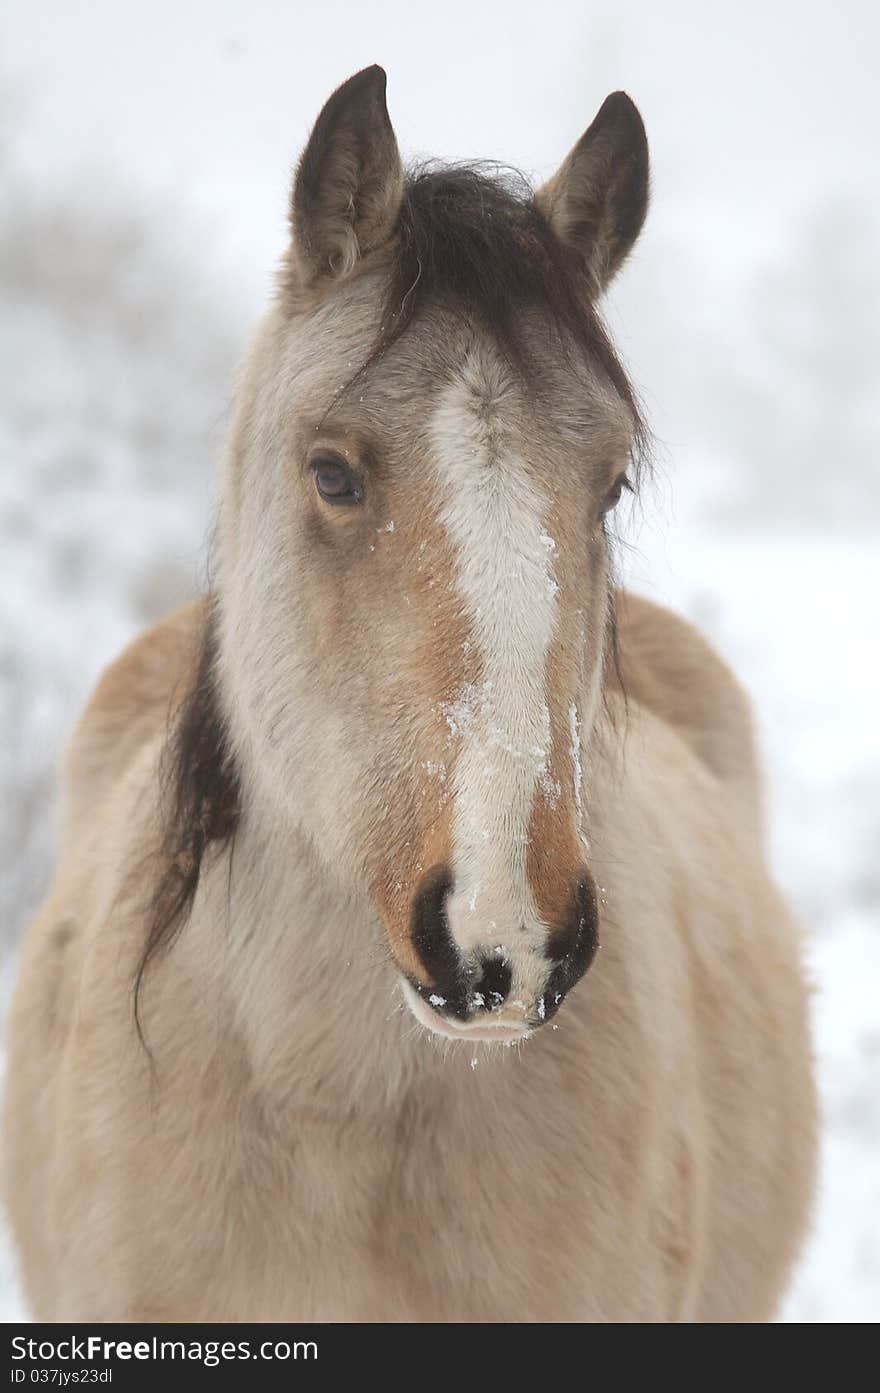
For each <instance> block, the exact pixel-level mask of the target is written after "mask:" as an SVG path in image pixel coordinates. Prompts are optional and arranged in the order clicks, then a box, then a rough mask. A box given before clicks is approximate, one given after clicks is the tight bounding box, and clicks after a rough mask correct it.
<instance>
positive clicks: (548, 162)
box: [0, 0, 880, 299]
mask: <svg viewBox="0 0 880 1393" xmlns="http://www.w3.org/2000/svg"><path fill="white" fill-rule="evenodd" d="M2 29H3V45H2V47H3V55H4V56H3V59H2V63H0V82H2V86H0V95H2V96H3V98H4V100H3V105H4V106H8V103H9V102H10V101H11V102H12V104H13V114H14V110H15V107H16V106H18V107H20V108H21V110H22V113H23V119H24V122H25V124H26V126H27V129H28V132H29V134H28V140H27V143H26V145H25V146H24V149H23V151H20V154H22V153H23V155H24V157H25V158H26V159H27V161H28V163H29V164H30V165H31V168H32V170H33V171H34V172H41V171H45V172H46V174H47V175H54V176H55V177H58V176H63V174H64V172H65V171H66V170H69V169H71V168H76V167H77V166H79V165H81V164H82V163H86V164H92V165H94V166H95V167H97V168H98V169H100V170H102V171H103V172H104V176H105V177H107V175H108V174H109V175H110V177H114V178H123V179H125V180H130V181H132V182H133V183H136V184H137V183H140V184H143V185H145V186H146V187H147V188H148V189H149V190H150V192H152V193H156V192H165V193H167V194H168V195H169V197H170V199H171V201H172V202H173V201H174V200H175V199H177V198H179V196H180V193H181V190H184V189H185V191H186V197H187V200H188V202H190V203H191V204H192V206H193V207H194V208H195V209H196V210H198V211H199V212H200V213H202V214H203V215H204V216H205V217H206V218H209V219H210V220H211V221H215V220H216V221H217V222H219V223H221V224H222V225H223V226H224V231H225V237H226V239H227V241H226V245H227V248H228V252H229V255H230V258H231V259H232V260H233V261H234V262H235V263H236V264H237V265H238V266H239V267H240V276H241V281H240V285H241V288H242V290H244V291H245V293H247V294H248V295H250V294H253V296H254V297H255V299H258V298H259V296H260V294H261V293H262V288H263V287H264V285H265V283H266V279H267V276H268V273H269V271H270V268H271V267H272V265H273V264H274V262H275V259H276V257H277V253H278V248H279V245H280V242H281V239H282V237H283V218H284V210H285V198H286V186H287V183H288V179H289V172H290V169H291V167H292V164H293V162H294V159H295V157H296V155H297V153H298V151H299V149H300V147H301V145H302V143H303V140H304V138H305V135H306V133H307V130H308V128H309V126H310V124H311V122H312V121H313V119H314V117H315V115H316V113H317V111H318V110H319V108H320V106H321V104H322V102H323V101H324V99H325V98H326V96H327V95H328V93H329V92H330V91H331V90H332V89H333V88H334V87H335V86H336V85H338V83H339V82H340V81H341V80H342V79H343V78H345V77H346V76H347V75H349V74H350V73H351V72H353V71H355V70H357V69H358V68H359V67H362V66H364V65H365V64H367V63H372V62H380V63H382V64H383V66H385V67H386V69H387V70H388V74H389V104H390V108H391V112H392V117H393V120H394V122H395V125H396V127H397V130H398V134H399V136H400V139H401V144H402V146H403V148H404V151H405V153H407V154H409V155H416V154H420V155H425V154H433V155H441V156H444V157H459V158H465V157H493V158H499V159H502V160H506V161H510V162H512V163H515V164H518V165H520V166H521V167H523V168H525V169H527V170H529V171H531V172H537V173H547V172H550V171H551V170H552V168H553V167H554V165H555V164H556V162H557V161H558V160H559V159H560V158H561V156H562V155H563V154H564V153H565V150H566V149H567V148H568V146H570V145H571V144H572V143H573V141H574V140H575V139H576V137H577V136H578V134H579V133H580V131H581V130H582V129H583V128H584V126H585V125H586V124H587V123H588V122H589V120H590V119H591V117H592V115H593V112H594V111H595V109H596V107H597V106H598V105H599V103H600V102H601V100H602V99H603V97H604V96H605V94H606V93H607V92H608V91H610V90H613V89H614V88H616V87H625V88H626V89H627V90H628V91H629V92H630V93H631V95H632V96H633V97H634V98H635V100H636V102H637V103H638V104H639V106H640V107H641V109H642V111H643V114H644V116H645V119H646V122H647V126H648V131H649V136H650V138H651V143H652V149H653V160H654V169H655V180H654V208H653V215H652V227H653V230H654V231H653V235H654V238H655V242H654V246H655V247H656V246H659V245H660V244H661V242H662V241H663V240H665V239H666V238H670V239H674V240H675V242H676V243H677V244H678V245H679V246H680V247H683V248H684V249H685V250H686V252H687V254H688V255H692V256H698V257H700V258H701V259H706V258H708V259H709V260H711V259H712V257H713V255H714V253H713V249H712V243H714V242H715V241H716V240H717V239H718V238H721V240H722V241H723V242H724V244H725V252H724V255H723V256H721V257H719V261H718V266H717V268H716V269H717V273H718V276H719V281H723V278H724V276H725V274H727V275H733V276H734V278H735V266H731V258H730V257H729V255H728V254H727V250H726V248H727V246H728V245H729V241H728V239H729V238H730V237H731V236H732V237H734V238H737V237H738V238H740V239H741V240H742V241H743V242H744V243H746V244H748V247H749V248H751V247H753V246H758V247H760V246H764V245H767V244H769V243H772V242H774V241H777V242H778V241H780V240H782V241H784V239H785V238H786V236H787V233H788V228H789V219H791V218H793V217H796V216H797V214H798V212H800V211H801V210H802V209H803V207H804V205H805V204H809V203H810V202H812V201H815V199H816V198H817V197H818V196H819V194H820V192H821V191H823V190H827V191H829V192H830V193H832V194H833V193H839V194H840V195H841V196H843V195H846V194H855V195H857V196H858V198H859V201H860V202H862V203H873V205H874V206H875V207H878V206H880V194H878V187H877V184H878V181H877V178H876V169H877V150H876V140H877V131H878V130H880V96H878V83H877V81H876V64H877V52H878V41H880V6H877V5H876V4H872V3H866V2H860V0H847V3H838V4H836V5H829V4H827V3H823V4H817V3H792V2H791V0H788V2H787V3H786V2H780V0H775V3H772V4H771V3H767V0H764V3H756V2H755V0H741V2H740V3H738V4H737V5H735V6H733V5H723V6H722V5H713V4H706V3H705V2H704V0H672V3H662V4H656V3H648V0H641V2H639V0H615V3H611V0H599V3H583V2H582V0H581V3H571V0H546V2H544V3H540V4H536V3H534V0H531V2H530V3H523V0H507V3H500V2H499V0H494V2H493V3H485V0H483V2H482V3H475V0H469V2H468V3H462V0H447V3H444V4H442V5H437V4H436V3H431V4H427V3H412V0H374V3H371V4H368V3H357V4H355V3H353V0H301V3H283V2H282V0H247V3H242V0H152V3H150V4H148V5H133V4H120V3H118V0H41V3H40V4H33V3H31V2H30V0H6V4H5V5H4V17H3V23H2ZM4 88H5V92H4V91H3V89H4ZM707 244H708V245H707ZM651 254H652V252H651V244H650V243H646V244H645V247H644V248H643V250H642V251H641V253H640V255H643V256H644V255H648V256H650V255H651ZM725 266H726V267H727V270H726V271H725Z"/></svg>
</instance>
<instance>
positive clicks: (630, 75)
mask: <svg viewBox="0 0 880 1393" xmlns="http://www.w3.org/2000/svg"><path fill="white" fill-rule="evenodd" d="M845 8H846V17H845V20H844V19H843V18H842V17H841V14H840V13H839V12H838V11H837V10H834V9H832V8H829V7H825V8H822V7H818V6H801V5H798V6H797V7H795V6H794V5H793V4H790V3H780V4H779V5H777V6H767V5H766V4H764V3H759V2H758V0H743V3H742V4H741V5H739V6H738V7H737V9H736V11H735V12H734V11H731V12H730V13H729V14H727V15H726V16H725V22H724V24H723V25H718V24H717V23H715V22H714V20H713V18H712V17H711V16H710V15H708V13H707V10H706V7H705V6H704V5H702V4H700V3H698V2H697V0H672V3H670V4H669V5H664V6H649V5H647V4H646V3H644V0H642V3H639V0H618V3H616V4H615V5H614V6H613V9H610V8H609V9H608V10H607V13H604V12H603V15H602V16H601V17H600V16H597V14H596V13H595V12H594V11H592V10H590V8H589V7H587V9H585V8H584V7H583V6H581V5H578V4H576V3H575V0H559V5H558V7H557V9H556V10H555V11H554V14H553V22H552V23H549V22H547V16H546V15H545V14H544V13H543V12H539V11H537V10H536V9H535V7H534V5H533V4H531V3H525V0H513V3H512V4H510V5H505V6H504V8H503V10H502V9H501V6H500V0H499V5H498V7H497V8H496V7H495V6H494V5H492V4H487V5H485V6H483V7H474V6H473V5H472V4H468V5H465V4H463V3H460V0H450V4H449V5H447V7H446V10H445V11H444V14H445V15H446V16H447V21H448V22H447V23H445V24H443V25H441V26H436V25H434V26H432V29H431V51H432V57H433V61H432V63H431V64H430V65H427V66H426V65H425V63H424V61H423V51H422V49H423V43H422V40H423V35H422V34H421V33H420V32H419V29H418V20H417V19H414V18H413V15H412V12H411V7H405V6H404V5H403V2H402V0H389V3H388V4H387V5H386V6H384V7H381V10H380V11H377V10H376V8H375V7H361V8H360V9H358V8H357V7H354V6H352V5H351V4H350V0H325V2H324V3H323V4H322V5H320V6H319V5H317V4H314V5H311V6H310V5H308V4H304V5H300V6H292V7H290V6H289V7H286V8H285V7H281V6H277V5H275V6H269V5H261V4H259V3H257V4H255V5H245V4H244V3H243V0H241V3H235V2H234V0H216V3H215V2H214V0H211V3H210V4H209V3H208V0H175V3H174V4H172V3H171V0H154V3H152V4H151V5H150V6H149V7H140V8H138V7H122V6H118V5H116V4H111V3H110V0H92V3H91V4H90V5H89V6H88V7H87V10H86V9H83V7H81V6H71V5H69V4H67V3H65V0H43V3H42V4H41V5H39V6H34V5H31V4H27V3H25V0H11V2H10V4H8V5H7V6H6V7H5V9H4V21H3V30H4V42H3V54H2V58H0V105H2V109H3V136H2V144H0V170H2V175H3V182H4V204H3V216H2V218H0V297H2V301H0V458H2V467H0V730H2V732H3V740H2V744H0V842H2V861H0V925H2V926H3V931H4V938H3V946H4V948H5V956H4V959H3V962H2V964H0V984H4V983H5V984H6V986H5V987H2V990H0V997H2V999H3V1001H5V999H6V996H7V988H8V982H9V980H10V978H11V976H12V973H13V970H14V946H15V944H16V942H17V940H18V937H19V933H20V929H21V926H22V924H23V923H24V921H25V919H26V918H27V916H28V914H29V913H30V912H31V910H32V909H33V907H34V904H35V903H36V901H37V899H38V897H39V895H40V893H41V892H42V889H43V887H44V886H45V882H46V876H47V871H48V867H49V865H50V863H51V847H52V837H53V822H52V817H51V815H48V814H47V809H49V808H50V807H51V801H52V789H53V787H54V777H55V775H54V771H55V767H56V763H57V757H58V752H59V749H60V747H61V744H62V741H63V739H64V738H65V737H66V735H67V733H68V732H69V730H70V727H71V725H72V723H73V721H74V719H75V717H76V714H77V712H78V710H79V709H80V707H81V705H82V702H83V700H84V698H85V696H86V694H87V692H88V690H89V688H90V686H91V684H92V683H93V681H94V679H95V676H96V674H97V672H98V671H99V669H100V667H101V666H102V665H103V664H104V663H106V662H107V661H108V660H109V659H110V658H111V657H112V656H113V655H114V654H115V653H116V652H118V650H119V648H120V647H121V646H122V644H124V643H125V642H126V641H127V640H128V639H129V638H130V637H131V636H132V635H133V634H134V633H135V632H136V631H137V630H138V629H139V628H140V627H142V626H143V625H144V624H145V623H147V622H149V621H150V620H151V619H153V618H154V617H156V616H158V615H159V614H161V613H162V612H164V611H165V610H167V609H168V608H170V607H171V606H172V605H174V604H176V603H178V602H180V601H181V600H183V599H185V598H186V597H187V596H188V595H189V594H190V593H192V592H193V591H194V589H195V588H196V586H197V584H198V583H199V580H200V577H201V575H202V572H203V564H204V563H203V549H202V539H203V537H204V535H205V532H206V524H207V520H208V518H209V514H210V500H211V492H212V478H213V472H214V466H215V461H216V459H217V457H218V455H219V451H220V448H221V443H222V437H223V426H224V418H225V413H226V408H227V403H228V400H229V392H230V383H231V381H232V375H233V368H234V364H235V362H236V360H237V359H238V358H239V356H240V354H241V352H242V350H243V348H244V345H245V343H246V340H247V335H248V332H249V330H250V326H251V324H252V323H253V321H254V319H255V317H256V315H257V314H258V313H259V310H260V308H261V306H262V304H263V303H264V301H265V298H266V294H267V291H268V288H269V286H270V282H271V276H272V271H273V268H274V264H275V261H276V259H277V255H278V252H279V250H280V248H281V246H282V243H283V239H284V235H285V220H286V187H285V185H286V181H287V179H288V177H289V171H290V168H291V167H292V164H293V162H294V160H295V158H296V155H297V153H298V149H299V146H300V143H301V141H302V138H303V136H304V134H305V132H306V130H307V129H308V128H309V126H310V125H311V123H312V121H313V120H314V117H315V115H316V114H317V111H318V108H319V106H320V103H321V101H322V100H323V99H324V97H325V96H326V95H327V94H328V93H329V92H330V91H331V90H332V89H333V88H334V87H335V86H336V85H337V83H338V82H339V81H340V80H341V78H342V77H344V76H345V75H346V74H347V73H349V72H353V71H355V70H356V69H357V68H359V67H362V66H364V64H366V63H369V62H373V61H375V58H376V56H377V55H378V57H379V58H380V61H382V62H383V63H384V64H385V66H386V67H387V68H388V71H389V101H390V105H391V110H392V115H393V117H394V119H395V122H396V124H397V127H398V132H399V134H400V137H401V140H402V143H403V145H404V148H405V151H406V152H413V151H417V150H430V151H436V152H438V153H440V154H442V155H445V156H448V157H466V156H470V155H474V154H482V155H487V156H498V157H500V158H502V159H504V158H507V159H511V160H514V161H516V162H518V163H520V164H522V165H524V166H525V167H526V168H527V169H530V170H533V171H535V172H537V173H538V174H539V176H543V175H547V174H549V173H551V172H552V170H553V168H554V167H555V165H556V163H557V162H558V160H559V158H560V157H561V156H562V155H563V154H564V153H565V151H566V150H567V149H568V148H570V146H571V145H572V143H573V141H574V140H575V138H576V137H577V135H578V134H579V132H580V131H581V130H582V129H583V128H584V127H585V125H586V124H587V123H588V121H589V120H590V119H591V117H592V115H593V112H594V110H595V109H596V107H597V106H598V104H599V102H600V101H601V100H602V98H603V97H604V95H605V94H606V92H609V91H612V90H615V89H616V88H618V87H625V88H626V89H627V90H629V91H630V92H631V93H632V94H633V96H634V97H635V98H636V99H637V100H638V102H639V104H640V106H641V108H642V110H643V112H644V114H645V117H646V120H647V123H648V127H649V135H650V138H651V144H652V157H653V161H654V181H653V185H654V194H653V206H652V212H651V217H650V220H649V224H648V228H647V231H646V234H645V237H644V239H643V241H642V243H641V245H640V247H639V249H638V250H637V252H636V254H635V256H634V257H633V258H632V259H631V261H630V263H629V266H628V268H627V269H626V271H625V272H624V273H623V274H622V276H621V278H620V280H619V283H618V284H617V285H616V286H615V288H614V291H613V294H612V297H611V301H610V304H609V306H608V316H609V319H610V323H611V327H612V331H613V332H614V334H615V336H616V338H617V341H618V343H619V345H620V347H621V348H622V350H623V352H624V353H625V355H626V356H627V358H628V360H629V362H630V365H631V366H632V368H633V371H634V375H635V377H636V379H637V381H638V383H639V385H640V386H641V387H642V388H643V390H644V393H645V396H646V398H647V402H648V407H649V412H648V414H649V418H650V421H651V424H652V426H653V427H654V429H655V431H656V433H657V436H658V438H659V440H660V442H661V446H660V449H659V451H658V455H659V470H658V478H657V482H656V484H655V485H653V486H651V487H649V488H647V489H646V491H645V493H644V495H643V499H642V501H641V503H640V504H633V503H632V502H631V501H629V500H624V502H623V503H622V505H621V508H620V510H619V517H618V516H617V515H615V516H616V521H615V526H616V527H618V528H619V530H620V532H621V534H622V535H623V536H625V537H626V538H627V539H628V541H629V543H630V545H631V547H632V549H629V548H626V549H623V550H622V557H621V559H622V561H623V562H624V564H625V568H626V570H627V573H628V574H629V575H630V576H632V577H633V579H634V582H635V584H636V586H637V588H640V589H641V590H643V591H644V592H645V593H648V594H650V595H651V596H652V597H654V598H657V599H660V600H665V601H668V602H670V603H672V604H674V605H675V606H677V607H678V608H679V609H680V610H681V611H682V612H683V613H685V614H686V615H688V616H689V617H691V618H692V619H693V620H694V621H695V622H697V623H698V624H699V625H700V626H701V627H702V628H703V629H704V631H705V632H706V633H707V634H708V635H709V636H710V637H711V638H712V639H713V641H714V642H715V643H716V644H717V645H718V647H719V648H720V650H721V652H722V653H723V654H724V655H725V656H726V657H727V658H728V659H729V660H730V662H731V663H732V664H733V666H734V668H735V669H736V671H737V673H738V674H739V675H740V677H741V678H742V680H743V681H744V682H745V684H746V686H747V687H748V689H749V691H750V692H751V694H752V696H753V698H754V701H755V707H756V711H757V715H758V725H759V734H760V737H761V741H762V745H763V749H764V752H765V764H766V776H767V791H768V839H769V847H770V854H771V859H772V864H773V866H774V869H775V872H776V875H777V877H778V879H779V881H780V883H781V885H782V886H783V888H784V889H785V891H786V892H787V894H788V895H789V897H790V899H791V901H792V903H793V904H794V906H795V908H796V910H797V912H798V913H799V915H800V917H801V919H802V921H803V923H804V925H805V928H806V930H807V933H808V935H809V945H810V947H809V954H810V963H811V970H812V973H813V977H814V981H815V984H816V997H815V1023H816V1039H817V1060H818V1068H819V1078H820V1084H821V1089H822V1098H823V1110H824V1145H823V1177H822V1187H821V1193H820V1197H819V1204H818V1208H817V1215H816V1228H815V1234H814V1237H813V1239H812V1241H811V1243H810V1245H809V1247H808V1249H807V1252H806V1254H805V1256H804V1259H803V1262H802V1263H801V1266H800V1269H799V1272H798V1275H797V1279H796V1281H795V1284H794V1287H793V1289H792V1292H791V1294H790V1296H789V1298H788V1300H787V1302H786V1307H785V1318H786V1319H789V1320H796V1321H810V1322H812V1321H867V1320H871V1319H876V1318H877V1317H878V1315H880V1017H878V1009H877V1002H878V997H880V992H878V981H880V869H878V867H880V857H878V846H880V738H878V721H877V714H876V708H877V695H876V694H877V690H878V686H880V683H878V676H880V566H878V542H877V536H878V525H880V490H878V472H877V459H878V450H877V443H878V438H880V395H878V393H877V391H876V382H877V378H878V368H880V328H878V319H877V314H876V306H877V304H878V302H880V271H878V267H877V260H876V245H877V240H878V227H880V184H878V182H877V180H876V178H875V174H874V171H875V168H876V151H875V148H874V146H875V142H876V135H875V133H876V130H877V129H878V127H880V110H878V107H880V88H878V84H877V83H876V81H875V72H874V66H875V55H876V51H877V46H878V40H880V33H878V30H880V10H878V8H877V7H876V6H874V5H871V4H868V3H867V0H863V3H859V0H850V3H849V4H848V5H847V6H846V7H845ZM502 14H503V16H504V24H503V31H502V30H501V29H499V16H500V15H502ZM403 21H406V22H403ZM463 23H466V25H467V32H468V36H469V41H468V43H467V44H464V45H463V44H462V43H461V37H460V36H461V32H462V24H463ZM328 32H331V33H332V34H333V42H332V43H328V42H327V40H326V35H327V33H328ZM499 33H502V40H501V47H500V48H499ZM560 33H563V34H565V36H566V40H565V43H564V45H562V47H560V43H559V35H560ZM452 70H454V71H455V73H456V84H457V90H459V91H461V92H463V93H466V94H467V95H466V99H464V100H461V101H455V102H450V101H449V100H448V73H449V72H450V71H452ZM157 73H158V74H161V82H160V85H159V88H157V86H156V80H155V75H156V74H157ZM743 74H747V75H748V100H743ZM536 75H537V76H536ZM536 81H537V83H538V85H539V87H540V100H536V101H535V102H519V103H518V102H515V101H513V100H512V99H511V93H512V92H517V91H534V90H535V83H536ZM194 112H195V113H196V117H197V119H193V113H194ZM768 133H772V138H768ZM673 502H674V506H673ZM380 516H381V515H380ZM389 530H390V529H389ZM545 537H546V540H545ZM377 540H378V539H377ZM541 540H542V543H543V545H544V547H546V549H547V555H548V558H549V556H550V555H551V553H552V551H553V548H552V547H551V546H549V545H548V542H549V541H552V540H553V539H551V538H550V537H549V534H544V536H542V539H541ZM380 544H381V543H380ZM471 695H473V694H471ZM446 714H447V720H448V721H449V725H450V731H452V729H453V725H455V726H456V728H457V729H460V728H461V723H462V722H464V723H466V722H467V720H468V719H473V715H474V708H473V707H471V708H470V709H469V710H468V709H465V710H458V709H455V708H451V709H450V710H449V711H448V712H447V713H446ZM559 1020H560V1022H561V1026H560V1028H561V1029H562V1030H563V1031H564V1021H565V1009H564V1008H563V1010H562V1012H561V1013H560V1017H559ZM555 1028H556V1026H555V1023H554V1029H555ZM562 1038H563V1036H560V1039H562ZM476 1065H477V1059H476V1058H474V1059H473V1060H472V1067H474V1068H476ZM22 1313H23V1308H22V1302H21V1297H20V1294H19V1291H18V1287H17V1285H16V1281H15V1276H14V1267H13V1263H12V1259H11V1256H10V1254H9V1251H8V1247H7V1246H6V1245H4V1244H2V1243H0V1316H2V1317H4V1318H6V1319H7V1320H14V1319H16V1318H17V1317H20V1316H21V1315H22Z"/></svg>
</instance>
